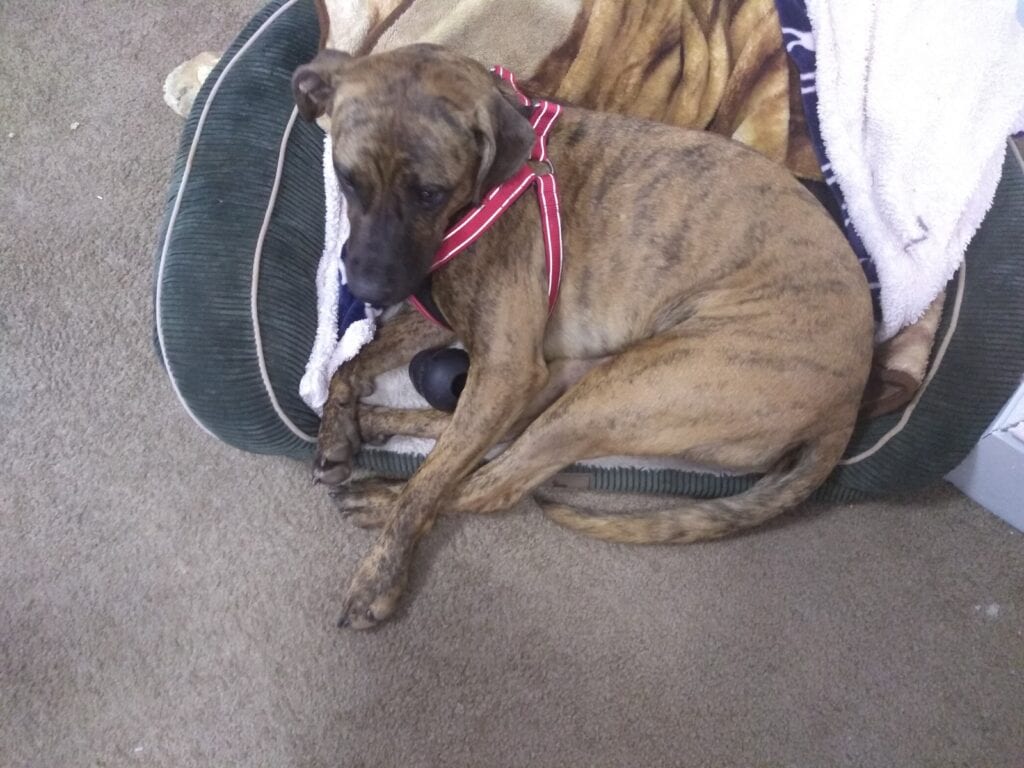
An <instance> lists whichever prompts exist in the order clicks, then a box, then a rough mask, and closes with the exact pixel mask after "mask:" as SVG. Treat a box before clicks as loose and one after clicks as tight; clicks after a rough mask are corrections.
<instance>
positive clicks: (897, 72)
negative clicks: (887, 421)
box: [779, 0, 1024, 339]
mask: <svg viewBox="0 0 1024 768" xmlns="http://www.w3.org/2000/svg"><path fill="white" fill-rule="evenodd" d="M802 2H803V0H786V2H779V11H780V15H781V16H782V17H783V24H784V25H787V24H788V25H789V26H790V28H791V29H792V30H793V31H792V35H790V34H787V35H786V37H787V39H788V40H791V42H790V43H788V44H790V45H795V46H799V47H800V48H801V49H802V50H803V51H804V53H803V54H802V55H801V56H800V57H799V58H798V62H799V61H805V62H806V61H808V60H810V59H812V58H813V59H814V66H816V70H817V71H816V74H815V76H814V78H813V79H812V80H810V81H809V82H808V88H809V89H810V91H809V92H810V93H811V94H812V95H813V94H814V93H816V96H817V105H816V107H817V108H816V112H817V115H818V117H819V119H820V128H821V136H822V138H823V141H824V146H825V149H826V151H827V156H828V171H827V175H826V179H829V177H832V178H834V180H835V181H836V182H838V187H839V188H841V190H842V193H841V194H842V197H843V199H844V204H845V206H846V212H847V215H848V219H849V222H848V226H847V234H848V235H855V237H854V239H855V240H856V243H857V245H858V246H859V245H860V244H861V243H862V244H863V246H864V247H866V250H867V252H868V253H870V254H871V257H872V260H873V261H874V265H875V269H876V270H877V275H878V280H879V282H880V284H881V300H882V318H881V319H882V323H881V327H880V328H879V337H880V338H881V339H888V338H890V337H892V336H893V335H894V334H895V333H896V332H897V331H899V330H900V329H901V328H903V327H904V326H906V325H908V324H910V323H914V322H915V321H917V320H918V319H919V318H921V316H922V315H923V314H924V313H925V312H926V310H927V309H928V307H929V305H930V304H931V303H932V301H933V300H934V298H935V296H936V295H937V294H938V293H939V291H941V290H942V288H943V286H944V285H945V284H946V282H947V281H948V280H949V279H950V277H952V276H953V273H954V272H955V271H956V270H957V268H958V267H959V266H960V264H961V262H962V261H963V256H964V251H965V250H966V248H967V245H968V244H969V243H970V241H971V238H972V237H973V236H974V233H975V232H976V231H977V229H978V227H979V226H980V224H981V221H982V219H983V218H984V217H985V214H986V213H987V212H988V210H989V208H990V206H991V205H992V200H993V198H994V196H995V190H996V185H997V184H998V182H999V178H1000V175H1001V172H1002V166H1003V161H1004V159H1005V153H1006V150H1007V141H1006V139H1007V137H1008V136H1009V135H1011V134H1013V133H1016V132H1018V131H1020V130H1024V77H1022V72H1024V18H1022V17H1024V10H1022V9H1024V5H1022V4H1020V3H1018V2H1015V0H973V2H970V3H929V2H922V1H921V0H884V1H883V0H858V2H849V0H806V10H807V14H806V17H803V18H801V13H800V12H801V10H802V9H801V8H800V6H801V5H802ZM808 21H809V23H808ZM801 69H802V71H803V67H801ZM802 76H803V75H802ZM814 111H815V110H813V109H808V112H809V113H813V112H814ZM823 167H825V166H823ZM850 224H852V227H851V226H849V225H850Z"/></svg>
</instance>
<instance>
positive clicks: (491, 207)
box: [409, 67, 562, 326]
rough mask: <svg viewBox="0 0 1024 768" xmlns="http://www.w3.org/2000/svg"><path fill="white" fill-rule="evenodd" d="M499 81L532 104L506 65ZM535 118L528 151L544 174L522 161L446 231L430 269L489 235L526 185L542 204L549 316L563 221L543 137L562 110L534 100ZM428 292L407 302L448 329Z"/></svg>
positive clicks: (559, 273)
mask: <svg viewBox="0 0 1024 768" xmlns="http://www.w3.org/2000/svg"><path fill="white" fill-rule="evenodd" d="M491 71H492V72H494V73H495V74H496V75H497V76H498V77H500V78H501V79H502V80H505V81H506V82H507V83H508V84H509V85H511V86H512V88H513V90H515V92H516V94H517V95H518V96H519V101H520V102H521V103H522V105H523V106H524V107H525V106H531V101H530V99H528V98H527V97H526V95H525V94H524V93H523V92H522V91H520V90H519V86H517V85H516V79H515V76H514V75H513V74H512V73H511V72H509V71H508V70H507V69H505V68H504V67H495V68H494V69H493V70H491ZM532 106H533V114H532V115H531V117H530V124H531V125H532V126H533V132H534V133H535V134H536V136H537V140H536V141H535V142H534V145H533V150H532V151H531V152H530V160H532V161H535V162H538V163H543V164H545V165H547V167H548V172H547V173H544V174H538V173H537V172H536V171H534V170H533V168H532V167H531V165H530V162H526V163H525V164H524V165H523V167H522V168H520V169H519V171H518V172H517V173H516V174H515V175H514V176H513V177H512V178H510V179H509V180H508V181H506V182H505V183H504V184H499V185H498V186H497V187H495V188H494V189H493V190H491V191H490V192H489V193H488V194H487V196H486V197H485V198H484V200H483V202H482V203H480V205H478V206H477V207H476V208H473V209H472V210H470V211H469V212H468V213H466V214H465V215H464V216H463V217H462V218H461V219H459V220H458V221H457V222H456V223H455V225H454V226H453V227H452V228H451V229H449V230H448V231H447V232H446V233H445V236H444V239H443V240H442V241H441V248H440V250H438V252H437V254H436V255H435V256H434V263H433V264H432V265H431V267H430V271H431V272H434V271H436V270H438V269H440V268H441V267H443V266H444V265H445V264H447V263H448V262H449V261H451V260H452V259H454V258H455V257H456V256H458V255H459V254H460V253H462V252H463V251H464V250H466V248H468V247H469V246H470V245H472V244H473V243H475V242H476V241H477V239H479V237H480V235H482V234H483V233H484V232H486V231H487V229H488V227H490V226H491V224H493V223H494V221H495V219H497V218H498V217H499V216H500V215H501V214H502V213H504V212H505V211H506V210H507V209H508V207H509V206H510V205H512V203H514V202H515V201H516V200H518V199H519V197H520V195H522V194H523V192H525V191H526V189H527V188H528V187H529V186H530V185H534V184H535V185H536V187H537V202H538V203H539V205H540V219H541V234H542V235H543V237H544V260H545V262H546V264H547V271H548V312H549V313H550V312H551V311H552V310H553V309H554V307H555V302H556V301H557V300H558V286H559V283H560V282H561V279H562V218H561V215H560V214H559V211H558V186H557V184H556V183H555V174H554V169H553V168H552V166H551V161H550V160H548V149H547V138H548V133H549V132H550V131H551V126H553V125H554V124H555V120H557V119H558V116H559V115H560V114H561V112H562V107H561V106H560V105H558V104H552V103H551V102H550V101H534V102H532ZM426 288H427V291H426V294H424V293H419V294H417V295H415V296H411V297H410V298H409V301H410V303H411V304H412V305H413V306H414V307H416V309H418V310H419V311H420V312H421V313H422V314H423V316H424V317H426V318H427V319H429V320H433V321H434V322H435V323H437V324H439V325H444V326H447V323H445V321H444V318H443V317H442V316H441V314H440V312H439V311H433V310H436V309H437V308H436V306H431V307H430V308H428V306H427V305H433V301H432V300H431V299H430V297H429V295H427V294H429V284H428V285H427V286H426Z"/></svg>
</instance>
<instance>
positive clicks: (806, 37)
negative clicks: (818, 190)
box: [775, 0, 882, 320]
mask: <svg viewBox="0 0 1024 768" xmlns="http://www.w3.org/2000/svg"><path fill="white" fill-rule="evenodd" d="M775 8H776V10H778V12H779V23H780V24H781V26H782V42H783V44H784V45H785V46H786V53H787V54H789V58H790V59H791V60H792V62H793V63H794V64H795V65H796V68H797V70H798V71H799V72H800V99H801V101H802V102H803V105H804V116H805V117H806V119H807V132H808V133H809V134H810V138H811V143H812V144H813V145H814V152H815V154H817V156H818V164H819V165H820V166H821V173H822V176H824V177H825V183H826V184H827V185H828V189H829V191H830V192H831V193H832V197H833V198H835V201H836V204H837V205H838V206H839V210H840V211H842V222H841V226H842V228H843V232H844V233H845V234H846V239H847V240H848V241H849V242H850V246H851V247H852V248H853V252H854V253H856V254H857V259H858V260H859V261H860V265H861V267H862V268H863V270H864V276H865V277H866V278H867V279H868V287H870V288H871V303H872V305H873V306H874V310H875V320H879V319H881V316H882V308H881V287H880V285H879V283H878V273H877V272H876V271H875V265H874V263H873V262H872V261H871V257H870V256H869V255H868V252H867V249H866V248H865V247H864V243H862V242H861V240H860V237H859V236H858V235H857V232H856V230H855V229H854V228H853V225H852V224H851V222H850V215H849V213H848V212H847V210H846V201H845V200H844V199H843V191H842V190H841V189H840V188H839V183H838V182H837V181H836V177H835V174H833V173H832V165H831V163H829V161H828V155H827V154H826V153H825V145H824V143H823V142H822V139H821V128H820V126H819V124H818V88H817V84H816V83H815V73H816V70H817V65H816V61H815V53H814V32H813V30H812V29H811V21H810V19H809V18H808V17H807V7H806V5H805V4H804V0H775Z"/></svg>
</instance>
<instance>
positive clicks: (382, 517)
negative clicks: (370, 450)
mask: <svg viewBox="0 0 1024 768" xmlns="http://www.w3.org/2000/svg"><path fill="white" fill-rule="evenodd" d="M402 486H403V484H402V483H397V482H389V481H385V480H363V481H355V482H351V483H349V484H348V485H346V486H344V487H342V488H336V489H334V490H333V491H331V498H332V499H333V500H334V504H335V506H337V507H338V511H339V512H341V516H342V517H344V518H345V519H346V520H348V521H349V522H350V523H352V524H354V525H356V526H358V527H359V528H383V527H384V524H385V523H387V521H388V518H389V517H390V516H391V513H392V508H393V507H394V504H395V500H396V499H397V498H398V494H399V493H401V491H402Z"/></svg>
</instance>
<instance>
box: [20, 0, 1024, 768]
mask: <svg viewBox="0 0 1024 768" xmlns="http://www.w3.org/2000/svg"><path fill="white" fill-rule="evenodd" d="M256 7H257V2H256V0H224V1H222V2H217V3H209V2H201V1H200V0H179V1H178V2H176V3H169V2H152V1H151V0H121V2H113V1H112V0H107V1H105V2H101V1H100V0H86V1H84V2H81V3H40V2H36V0H5V2H3V3H2V4H0V150H2V151H0V191H2V205H0V425H2V426H0V430H2V431H0V434H2V446H3V447H2V455H0V766H5V767H7V768H20V767H21V766H39V767H40V768H63V767H64V766H97V767H99V766H103V767H106V768H109V767H112V766H134V765H143V766H173V767H175V768H181V767H182V766H227V765H239V766H274V767H275V768H277V767H282V768H283V767H286V766H403V767H404V766H449V765H450V766H633V765H645V766H705V765H706V766H754V765H772V766H825V765H827V766H855V765H856V766H872V767H877V766H953V765H957V766H960V765H962V766H972V767H977V766H987V767H996V766H1020V765H1021V764H1022V760H1024V715H1022V712H1024V638H1022V632H1024V588H1022V584H1024V537H1022V536H1021V535H1020V534H1017V533H1015V532H1013V531H1012V530H1011V529H1010V528H1009V527H1007V526H1006V525H1004V524H1003V523H1002V522H1000V521H999V520H997V519H996V518H994V517H992V516H990V515H988V514H987V513H985V512H984V511H983V510H981V509H979V508H977V507H976V506H974V505H973V504H972V503H970V502H969V501H967V500H966V499H964V498H963V497H961V496H960V495H958V494H957V493H956V492H955V491H953V490H951V489H950V488H948V487H940V488H937V489H935V490H934V491H933V492H930V493H926V494H922V495H919V496H917V497H915V498H911V499H904V500H898V501H891V502H887V503H880V504H865V505H860V506H839V507H833V508H824V507H814V508H811V509H808V510H805V511H803V512H801V513H798V514H795V515H791V516H790V517H789V518H787V519H786V520H785V521H784V522H782V523H780V524H776V525H774V526H771V527H770V528H768V529H766V530H764V531H762V532H759V533H757V534H756V535H749V536H744V537H742V538H739V539H735V540H731V541H725V542H721V543H716V544H711V545H705V546H696V547H690V548H649V549H635V548H628V547H619V546H609V545H606V544H602V543H599V542H594V541H590V540H586V539H582V538H577V537H574V536H572V535H570V534H568V533H566V532H564V531H562V530H560V529H558V528H556V527H555V526H553V525H552V524H550V523H548V522H547V521H546V520H544V518H543V517H542V516H540V515H539V514H538V513H537V511H536V509H534V508H532V507H530V506H529V505H524V506H523V507H522V508H521V509H519V510H517V511H516V512H515V513H512V514H508V515H505V516H500V517H497V518H494V519H474V520H458V521H452V520H449V521H445V522H443V523H442V524H440V526H439V527H438V529H437V530H436V531H435V533H434V534H433V535H432V536H430V537H429V539H428V540H427V542H426V543H425V546H424V547H423V551H422V553H421V556H420V557H419V560H418V563H417V566H416V569H415V572H414V575H413V583H412V586H411V595H410V599H409V600H407V602H406V603H405V606H404V608H403V610H402V611H401V613H400V615H399V616H398V618H397V620H395V621H393V622H392V623H390V624H388V625H387V626H385V627H384V628H383V629H382V630H380V631H377V632H375V633H371V634H354V633H350V632H342V631H339V630H337V629H336V628H335V627H334V622H335V619H336V618H337V614H338V609H339V604H340V599H341V594H342V589H343V587H344V585H345V581H346V578H347V576H348V575H349V574H350V572H351V570H352V568H353V566H354V564H355V563H356V560H357V558H358V556H359V554H360V553H361V552H362V551H363V550H364V548H365V547H366V546H367V544H368V543H369V541H370V536H369V534H367V533H364V532H362V531H358V530H355V529H352V528H350V527H348V526H347V525H346V524H344V523H343V522H342V521H341V520H340V519H338V517H337V515H336V514H335V513H334V511H333V510H332V509H331V506H330V504H329V503H328V501H327V499H326V498H325V497H324V494H323V493H319V492H316V491H315V490H314V489H313V488H311V487H310V485H309V482H308V479H307V477H308V474H307V471H306V468H305V467H303V466H300V465H299V464H296V463H293V462H290V461H287V460H275V459H267V458H259V457H254V456H247V455H243V454H240V453H238V452H236V451H234V450H232V449H230V448H228V447H226V446H224V445H220V444H218V443H217V442H215V441H213V440H212V439H211V438H208V437H207V436H205V435H204V434H202V433H201V432H200V431H199V430H197V429H196V427H195V426H194V425H193V424H192V423H191V422H190V421H189V419H188V418H187V417H186V415H185V414H184V413H183V412H182V410H181V408H180V407H179V405H178V404H177V402H176V401H175V399H174V397H173V395H172V393H171V390H170V388H169V386H168V384H167V382H166V380H165V379H164V376H163V374H162V372H161V370H160V368H159V367H158V366H157V364H156V362H155V360H154V358H153V355H152V352H151V348H150V322H151V320H150V283H151V276H152V240H153V237H154V231H155V228H156V223H157V218H158V214H159V211H160V209H161V204H162V198H163V195H164V188H165V183H166V179H167V174H168V171H169V164H170V159H171V155H172V153H173V151H174V147H175V142H176V140H177V135H178V131H179V130H180V125H181V122H180V120H179V119H178V118H177V117H176V116H175V115H174V114H172V113H171V112H170V110H168V109H167V108H166V107H165V106H164V105H163V103H162V101H161V91H160V89H161V83H162V79H163V77H164V75H165V74H166V73H167V72H168V71H169V70H170V69H171V68H172V67H173V66H175V65H176V64H178V63H179V62H180V61H182V60H183V59H185V58H187V57H189V56H191V55H192V54H194V53H196V52H198V51H200V50H202V49H204V48H211V49H215V50H216V49H219V48H221V47H223V46H224V45H226V43H227V42H228V40H229V38H230V37H231V36H232V35H233V33H234V32H235V31H236V30H237V29H239V28H240V27H241V25H242V23H243V21H244V20H245V19H246V18H247V17H248V15H249V14H250V13H251V12H253V11H254V10H255V9H256ZM73 126H77V128H74V127H73Z"/></svg>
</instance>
